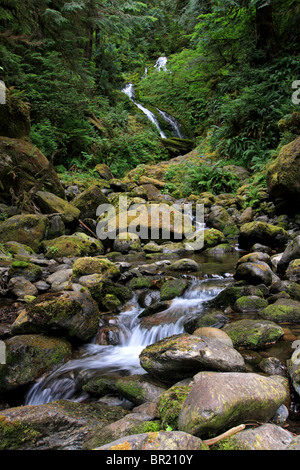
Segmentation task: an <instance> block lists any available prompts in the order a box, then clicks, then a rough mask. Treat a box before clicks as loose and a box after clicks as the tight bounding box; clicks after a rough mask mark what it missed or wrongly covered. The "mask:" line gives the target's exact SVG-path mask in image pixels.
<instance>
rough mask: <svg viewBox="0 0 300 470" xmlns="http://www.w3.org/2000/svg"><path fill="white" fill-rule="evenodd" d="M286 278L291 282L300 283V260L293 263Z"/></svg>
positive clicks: (287, 271) (289, 266)
mask: <svg viewBox="0 0 300 470" xmlns="http://www.w3.org/2000/svg"><path fill="white" fill-rule="evenodd" d="M286 277H287V278H288V279H289V281H295V282H299V281H300V259H295V260H294V261H291V262H290V264H289V265H288V268H287V270H286Z"/></svg>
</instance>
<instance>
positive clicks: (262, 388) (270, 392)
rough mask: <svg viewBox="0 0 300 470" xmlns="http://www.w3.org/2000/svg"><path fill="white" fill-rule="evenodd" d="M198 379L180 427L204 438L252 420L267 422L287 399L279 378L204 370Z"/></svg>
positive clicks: (189, 396)
mask: <svg viewBox="0 0 300 470" xmlns="http://www.w3.org/2000/svg"><path fill="white" fill-rule="evenodd" d="M194 380H195V382H196V383H195V385H193V387H192V389H191V391H190V393H189V394H188V396H187V398H186V400H185V402H184V404H183V407H182V409H181V412H180V414H179V418H178V428H179V430H180V431H184V432H187V433H189V434H193V435H196V436H198V437H200V438H204V437H208V436H210V437H212V436H213V435H215V436H216V435H218V434H221V433H222V432H224V431H226V430H228V429H230V428H232V427H234V426H237V425H239V424H242V423H244V422H245V421H249V420H255V421H259V422H267V421H269V420H270V419H271V418H272V417H273V416H274V414H275V412H276V410H277V409H278V408H279V407H280V406H281V405H282V404H283V403H284V402H285V400H286V399H287V391H286V388H285V386H284V385H283V384H282V383H281V382H280V381H279V379H275V378H272V377H263V376H261V375H259V374H253V373H236V372H229V373H220V372H201V373H199V374H197V375H196V376H195V377H194ZM212 391H213V393H212Z"/></svg>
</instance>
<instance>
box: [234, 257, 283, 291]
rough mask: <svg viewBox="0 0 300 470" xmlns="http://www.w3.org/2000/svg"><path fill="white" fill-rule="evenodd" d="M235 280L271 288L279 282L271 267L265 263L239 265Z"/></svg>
mask: <svg viewBox="0 0 300 470" xmlns="http://www.w3.org/2000/svg"><path fill="white" fill-rule="evenodd" d="M234 278H235V279H236V280H237V281H246V282H248V283H249V284H253V285H257V284H265V285H266V286H270V285H271V284H272V283H273V282H276V281H277V280H279V278H278V276H276V275H275V274H274V273H273V271H272V270H271V268H270V266H269V265H268V264H267V263H264V262H263V261H257V262H255V263H242V264H239V265H238V266H237V269H236V272H235V275H234Z"/></svg>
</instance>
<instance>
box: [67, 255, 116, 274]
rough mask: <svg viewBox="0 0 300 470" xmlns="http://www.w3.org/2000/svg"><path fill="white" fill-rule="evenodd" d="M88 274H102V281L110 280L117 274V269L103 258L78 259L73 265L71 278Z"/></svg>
mask: <svg viewBox="0 0 300 470" xmlns="http://www.w3.org/2000/svg"><path fill="white" fill-rule="evenodd" d="M89 274H102V275H103V279H110V278H113V277H116V276H117V275H118V274H119V269H118V267H117V266H115V265H114V264H113V263H111V262H110V261H109V260H107V259H105V258H89V257H87V258H79V259H77V260H76V261H75V263H74V264H73V278H77V277H80V276H87V275H89Z"/></svg>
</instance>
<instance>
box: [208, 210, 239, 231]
mask: <svg viewBox="0 0 300 470" xmlns="http://www.w3.org/2000/svg"><path fill="white" fill-rule="evenodd" d="M207 223H208V225H209V226H210V227H212V228H215V229H217V230H220V231H221V232H222V233H223V234H224V235H225V237H227V238H237V237H238V235H239V233H240V231H239V228H238V227H237V226H236V224H235V222H234V220H233V218H232V217H231V215H230V214H229V213H228V212H227V210H226V209H225V208H224V207H221V206H213V207H212V208H211V212H210V214H209V216H208V219H207Z"/></svg>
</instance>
